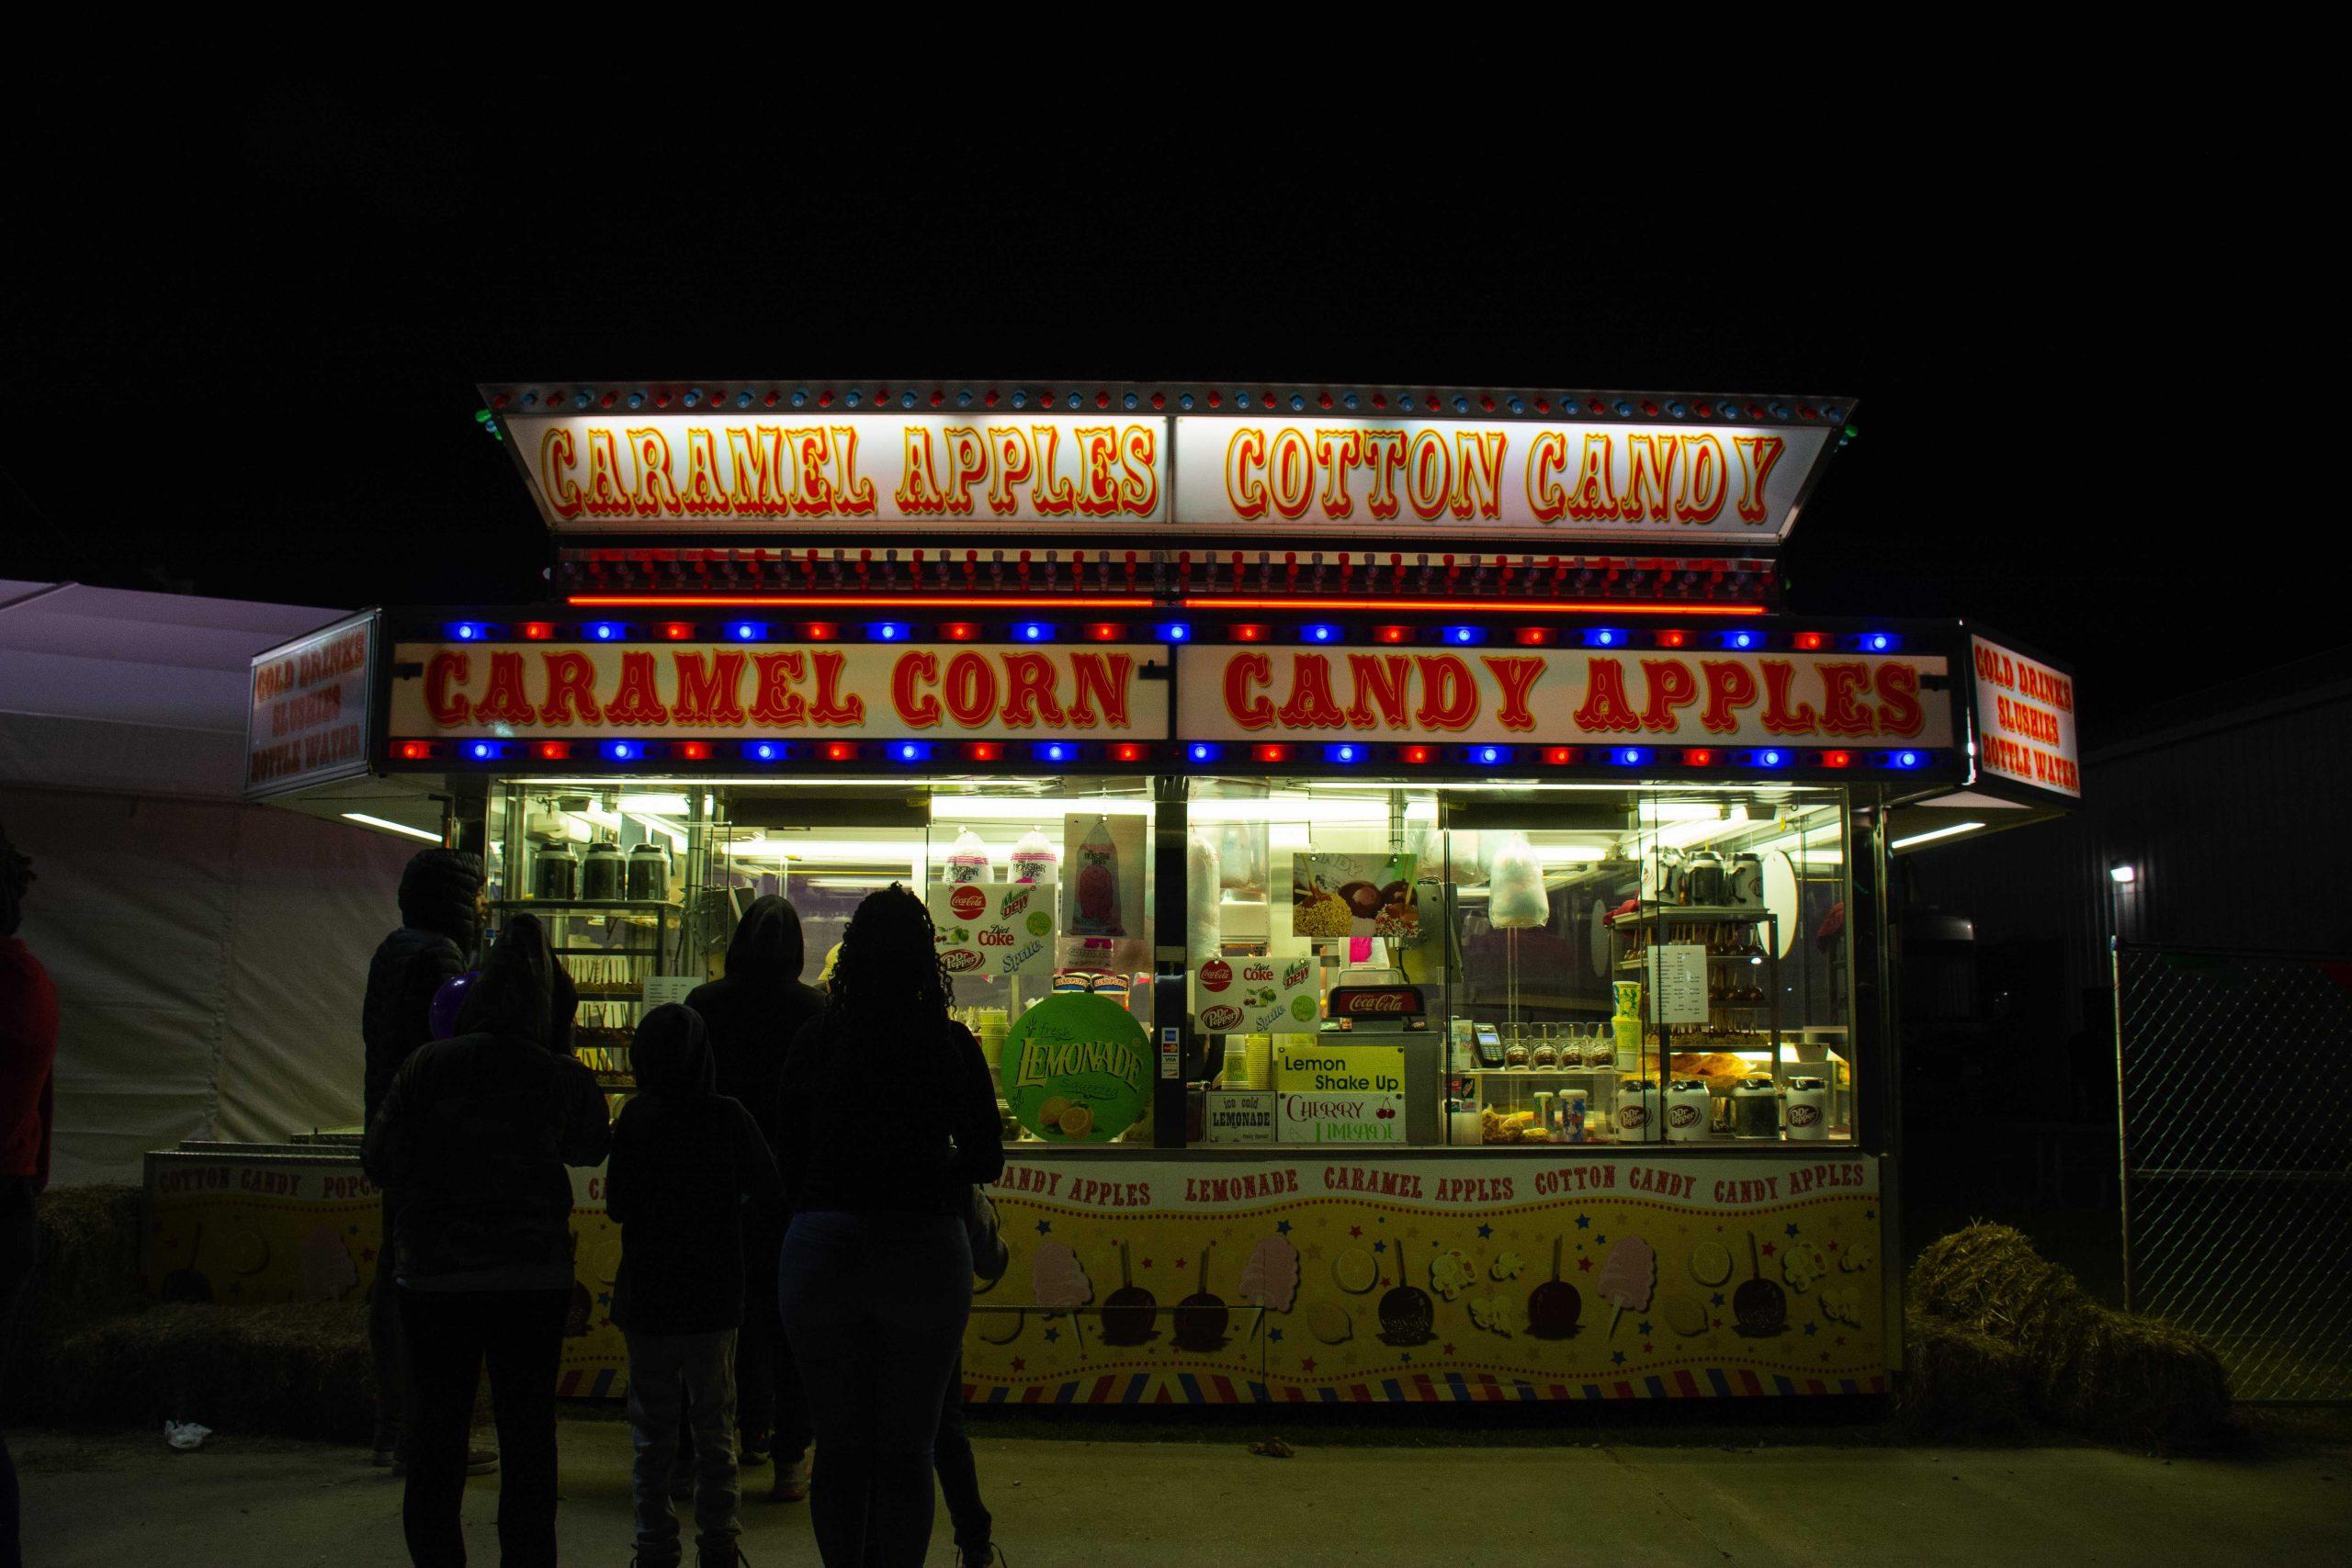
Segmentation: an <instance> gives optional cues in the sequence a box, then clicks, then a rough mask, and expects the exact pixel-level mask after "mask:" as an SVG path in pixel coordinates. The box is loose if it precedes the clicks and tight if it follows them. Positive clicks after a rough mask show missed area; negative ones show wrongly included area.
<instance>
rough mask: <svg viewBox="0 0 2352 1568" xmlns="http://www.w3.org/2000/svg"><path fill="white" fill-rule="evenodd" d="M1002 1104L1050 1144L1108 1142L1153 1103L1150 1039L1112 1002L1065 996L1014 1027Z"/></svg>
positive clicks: (1083, 993)
mask: <svg viewBox="0 0 2352 1568" xmlns="http://www.w3.org/2000/svg"><path fill="white" fill-rule="evenodd" d="M1002 1070H1003V1080H1004V1098H1005V1100H1006V1101H1007V1103H1009V1104H1010V1105H1011V1106H1012V1113H1013V1115H1014V1116H1016V1117H1017V1118H1019V1119H1020V1122H1021V1124H1022V1125H1023V1127H1026V1128H1027V1129H1029V1131H1031V1132H1032V1133H1035V1134H1037V1136H1039V1137H1041V1138H1043V1139H1045V1140H1046V1142H1047V1143H1049V1144H1101V1143H1108V1142H1109V1141H1110V1140H1111V1139H1113V1138H1115V1137H1117V1136H1118V1135H1119V1134H1121V1133H1124V1132H1125V1131H1126V1130H1127V1129H1128V1128H1129V1127H1131V1126H1133V1125H1135V1122H1136V1118H1138V1117H1140V1116H1141V1115H1142V1114H1143V1113H1144V1109H1145V1107H1147V1106H1148V1105H1149V1104H1150V1103H1151V1041H1150V1039H1149V1037H1148V1036H1147V1035H1146V1034H1145V1033H1144V1030H1143V1025H1142V1024H1140V1023H1138V1022H1136V1016H1135V1014H1133V1013H1131V1012H1129V1011H1128V1010H1126V1009H1125V1008H1123V1007H1121V1006H1120V1005H1119V1004H1118V1003H1116V1002H1114V1001H1113V1000H1111V999H1110V998H1107V997H1098V996H1095V995H1093V994H1092V993H1091V992H1087V991H1064V992H1060V993H1057V994H1056V995H1054V996H1050V997H1047V998H1046V999H1045V1000H1044V1001H1041V1002H1039V1003H1038V1004H1037V1005H1036V1006H1035V1007H1033V1008H1031V1009H1030V1010H1028V1011H1026V1012H1024V1013H1023V1014H1022V1015H1021V1016H1020V1017H1019V1018H1018V1019H1016V1020H1014V1021H1013V1024H1012V1030H1011V1031H1010V1032H1008V1033H1007V1034H1006V1035H1005V1037H1004V1065H1003V1069H1002Z"/></svg>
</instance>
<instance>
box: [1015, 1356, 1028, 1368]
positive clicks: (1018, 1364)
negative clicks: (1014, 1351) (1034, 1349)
mask: <svg viewBox="0 0 2352 1568" xmlns="http://www.w3.org/2000/svg"><path fill="white" fill-rule="evenodd" d="M1012 1370H1013V1371H1016V1372H1025V1371H1028V1370H1029V1363H1028V1362H1027V1361H1025V1360H1023V1359H1022V1358H1020V1357H1019V1356H1015V1357H1013V1358H1012Z"/></svg>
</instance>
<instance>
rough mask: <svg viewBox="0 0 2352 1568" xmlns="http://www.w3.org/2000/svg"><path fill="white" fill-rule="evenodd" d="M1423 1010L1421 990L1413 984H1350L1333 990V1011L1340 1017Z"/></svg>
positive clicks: (1382, 1015) (1374, 1015)
mask: <svg viewBox="0 0 2352 1568" xmlns="http://www.w3.org/2000/svg"><path fill="white" fill-rule="evenodd" d="M1420 1010H1421V993H1420V991H1419V989H1418V988H1417V987H1412V986H1350V987H1341V988H1340V989H1339V990H1336V991H1333V992H1332V993H1331V1011H1332V1014H1333V1016H1335V1017H1339V1018H1379V1017H1384V1016H1388V1015H1393V1014H1397V1013H1418V1012H1419V1011H1420Z"/></svg>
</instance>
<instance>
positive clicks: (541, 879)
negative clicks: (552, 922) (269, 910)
mask: <svg viewBox="0 0 2352 1568" xmlns="http://www.w3.org/2000/svg"><path fill="white" fill-rule="evenodd" d="M531 897H534V898H546V899H548V900H551V901H553V902H556V903H569V902H570V901H571V900H572V899H574V898H577V897H580V857H579V856H578V855H576V854H573V853H572V852H571V845H570V844H567V843H565V842H563V841H562V840H557V841H556V842H554V843H552V844H549V845H548V846H547V848H545V849H543V850H541V851H540V852H538V856H537V860H536V861H535V862H534V863H533V864H532V868H531Z"/></svg>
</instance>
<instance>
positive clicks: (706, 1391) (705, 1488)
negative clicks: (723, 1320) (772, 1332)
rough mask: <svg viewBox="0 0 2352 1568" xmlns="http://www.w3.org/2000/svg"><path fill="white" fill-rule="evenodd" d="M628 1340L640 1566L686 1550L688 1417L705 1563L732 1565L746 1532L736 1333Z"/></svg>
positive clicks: (653, 1567)
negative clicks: (678, 1469) (683, 1453)
mask: <svg viewBox="0 0 2352 1568" xmlns="http://www.w3.org/2000/svg"><path fill="white" fill-rule="evenodd" d="M627 1338H628V1425H629V1432H630V1435H631V1436H632V1437H633V1438H635V1440H636V1444H637V1462H636V1464H635V1465H634V1466H633V1467H632V1468H631V1469H630V1472H629V1491H630V1494H631V1496H632V1499H633V1501H634V1504H635V1506H636V1509H637V1561H638V1562H639V1568H667V1565H668V1564H672V1563H675V1562H678V1561H679V1560H680V1559H681V1557H682V1556H683V1554H684V1549H683V1548H682V1546H681V1545H680V1543H679V1540H678V1521H677V1518H676V1517H675V1516H674V1515H673V1513H672V1512H671V1508H670V1485H671V1471H672V1469H673V1467H674V1466H675V1465H676V1464H677V1462H678V1428H679V1425H680V1423H681V1422H682V1421H684V1422H686V1423H689V1424H690V1425H691V1428H692V1430H693V1433H694V1458H693V1461H692V1462H693V1466H694V1482H695V1486H694V1497H695V1543H696V1546H697V1548H698V1550H699V1551H700V1553H701V1555H702V1558H703V1561H704V1562H729V1560H730V1559H731V1558H732V1557H733V1556H734V1554H735V1547H734V1545H733V1542H734V1541H735V1539H736V1537H737V1536H738V1535H739V1534H740V1533H741V1529H742V1526H741V1520H740V1519H739V1517H737V1513H736V1495H737V1487H736V1480H735V1330H733V1329H731V1328H726V1329H720V1330H719V1331H718V1332H717V1333H713V1334H631V1335H628V1336H627ZM722 1554H723V1555H722Z"/></svg>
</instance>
